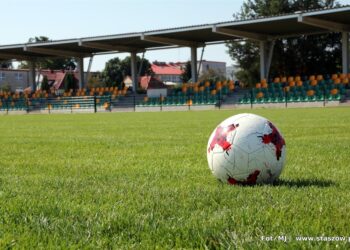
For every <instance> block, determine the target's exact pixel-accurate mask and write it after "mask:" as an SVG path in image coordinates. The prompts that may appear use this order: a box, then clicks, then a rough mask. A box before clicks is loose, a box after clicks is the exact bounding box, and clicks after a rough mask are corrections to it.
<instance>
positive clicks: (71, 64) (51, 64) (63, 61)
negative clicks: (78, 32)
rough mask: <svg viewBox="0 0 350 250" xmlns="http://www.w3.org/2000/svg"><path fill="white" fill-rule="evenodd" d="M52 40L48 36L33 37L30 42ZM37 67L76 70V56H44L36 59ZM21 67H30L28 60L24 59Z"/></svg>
mask: <svg viewBox="0 0 350 250" xmlns="http://www.w3.org/2000/svg"><path fill="white" fill-rule="evenodd" d="M47 41H50V40H49V38H48V37H46V36H39V37H31V38H29V40H28V42H29V43H41V42H47ZM35 67H37V68H41V69H51V70H74V69H75V68H76V62H75V60H74V58H42V59H37V60H36V61H35ZM19 68H21V69H26V68H29V64H28V62H26V61H24V62H22V63H21V64H20V65H19Z"/></svg>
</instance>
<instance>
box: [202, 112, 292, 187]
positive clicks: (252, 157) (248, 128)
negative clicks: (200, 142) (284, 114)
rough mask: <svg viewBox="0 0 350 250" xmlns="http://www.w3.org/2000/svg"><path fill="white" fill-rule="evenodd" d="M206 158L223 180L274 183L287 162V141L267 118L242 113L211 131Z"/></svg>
mask: <svg viewBox="0 0 350 250" xmlns="http://www.w3.org/2000/svg"><path fill="white" fill-rule="evenodd" d="M207 159H208V164H209V168H210V170H211V171H212V173H213V174H214V176H215V177H216V178H217V179H219V180H220V181H222V182H224V183H228V184H231V185H234V184H243V185H244V184H246V185H253V184H256V183H272V182H273V181H275V180H276V179H277V178H278V177H279V175H280V174H281V172H282V169H283V166H284V164H285V160H286V143H285V141H284V139H283V136H282V135H281V133H280V132H279V130H278V129H277V128H276V127H275V126H274V125H273V124H272V123H271V122H270V121H268V120H267V119H266V118H264V117H261V116H258V115H254V114H239V115H235V116H232V117H230V118H228V119H226V120H224V121H223V122H222V123H220V124H219V126H217V127H216V128H215V130H214V131H213V133H212V134H211V135H210V137H209V141H208V147H207Z"/></svg>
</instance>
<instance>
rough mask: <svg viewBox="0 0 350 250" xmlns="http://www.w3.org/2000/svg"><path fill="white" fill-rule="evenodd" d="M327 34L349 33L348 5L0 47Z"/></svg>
mask: <svg viewBox="0 0 350 250" xmlns="http://www.w3.org/2000/svg"><path fill="white" fill-rule="evenodd" d="M327 32H350V6H346V7H339V8H331V9H330V8H328V9H320V10H312V11H308V12H296V13H292V14H286V15H279V16H272V17H262V18H256V19H247V20H238V21H228V22H221V23H214V24H203V25H195V26H188V27H178V28H171V29H163V30H153V31H144V32H138V33H128V34H116V35H107V36H96V37H84V38H74V39H67V40H56V41H48V42H39V43H26V44H14V45H3V46H0V59H2V60H8V59H17V60H32V59H35V58H38V57H78V58H83V57H89V56H92V55H95V54H103V53H114V52H143V51H145V50H152V49H161V48H169V47H201V46H204V45H206V44H213V43H220V42H224V41H227V40H240V39H242V38H243V39H252V40H257V41H268V40H273V39H276V38H281V37H293V36H299V35H304V34H305V35H306V34H315V33H327Z"/></svg>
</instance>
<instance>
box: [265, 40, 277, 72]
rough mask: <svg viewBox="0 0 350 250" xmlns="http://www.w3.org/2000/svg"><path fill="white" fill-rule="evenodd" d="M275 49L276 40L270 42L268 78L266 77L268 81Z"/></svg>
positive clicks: (267, 65)
mask: <svg viewBox="0 0 350 250" xmlns="http://www.w3.org/2000/svg"><path fill="white" fill-rule="evenodd" d="M274 48H275V40H273V41H271V42H270V48H269V52H268V54H269V57H268V58H267V64H266V76H265V77H266V79H267V78H269V74H270V68H271V62H272V57H273V50H274Z"/></svg>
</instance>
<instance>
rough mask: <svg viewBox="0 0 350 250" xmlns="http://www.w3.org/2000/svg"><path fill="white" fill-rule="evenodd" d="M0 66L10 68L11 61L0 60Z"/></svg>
mask: <svg viewBox="0 0 350 250" xmlns="http://www.w3.org/2000/svg"><path fill="white" fill-rule="evenodd" d="M0 68H1V69H11V68H12V62H11V61H0Z"/></svg>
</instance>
